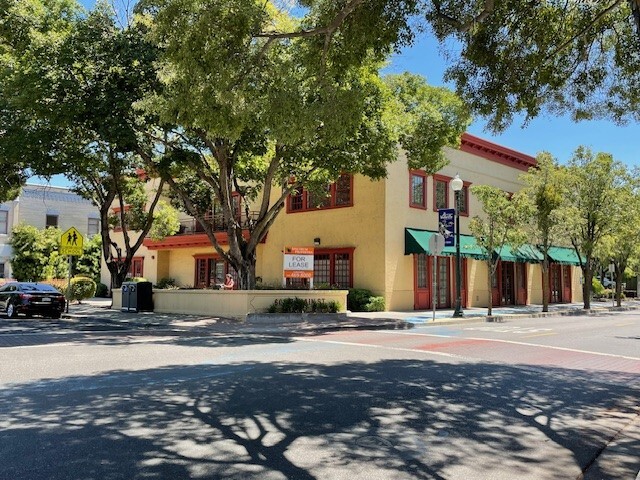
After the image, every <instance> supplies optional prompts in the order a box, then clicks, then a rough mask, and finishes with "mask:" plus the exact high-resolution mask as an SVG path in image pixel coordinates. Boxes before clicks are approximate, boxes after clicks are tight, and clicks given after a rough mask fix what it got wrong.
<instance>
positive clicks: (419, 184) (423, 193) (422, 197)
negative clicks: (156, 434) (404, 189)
mask: <svg viewBox="0 0 640 480" xmlns="http://www.w3.org/2000/svg"><path fill="white" fill-rule="evenodd" d="M409 206H410V207H415V208H427V176H426V175H425V173H424V172H420V171H412V172H409Z"/></svg>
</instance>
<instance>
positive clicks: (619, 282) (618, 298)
mask: <svg viewBox="0 0 640 480" xmlns="http://www.w3.org/2000/svg"><path fill="white" fill-rule="evenodd" d="M625 268H626V265H624V266H622V265H616V305H617V306H618V307H621V306H622V280H623V277H624V270H625Z"/></svg>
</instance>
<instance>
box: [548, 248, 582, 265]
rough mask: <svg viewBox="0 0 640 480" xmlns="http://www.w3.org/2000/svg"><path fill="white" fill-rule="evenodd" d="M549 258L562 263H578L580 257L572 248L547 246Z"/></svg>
mask: <svg viewBox="0 0 640 480" xmlns="http://www.w3.org/2000/svg"><path fill="white" fill-rule="evenodd" d="M549 258H550V259H551V260H552V261H553V262H556V263H560V264H562V265H580V259H579V258H578V254H577V253H576V250H575V249H574V248H570V247H551V248H549Z"/></svg>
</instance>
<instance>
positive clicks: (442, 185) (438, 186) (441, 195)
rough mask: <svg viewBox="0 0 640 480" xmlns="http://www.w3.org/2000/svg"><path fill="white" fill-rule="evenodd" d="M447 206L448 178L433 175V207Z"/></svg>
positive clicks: (436, 208) (435, 208)
mask: <svg viewBox="0 0 640 480" xmlns="http://www.w3.org/2000/svg"><path fill="white" fill-rule="evenodd" d="M440 208H449V178H447V177H440V176H434V177H433V209H434V210H438V209H440Z"/></svg>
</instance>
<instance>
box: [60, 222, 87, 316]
mask: <svg viewBox="0 0 640 480" xmlns="http://www.w3.org/2000/svg"><path fill="white" fill-rule="evenodd" d="M83 244H84V237H83V236H82V234H81V233H80V232H79V231H78V230H77V229H76V228H75V227H71V228H70V229H69V230H67V231H66V232H64V233H63V234H62V235H61V236H60V255H67V256H68V257H69V272H68V273H67V309H66V311H67V313H69V300H70V299H69V297H70V292H71V266H72V264H71V257H79V256H81V255H82V252H83V248H84V247H83Z"/></svg>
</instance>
